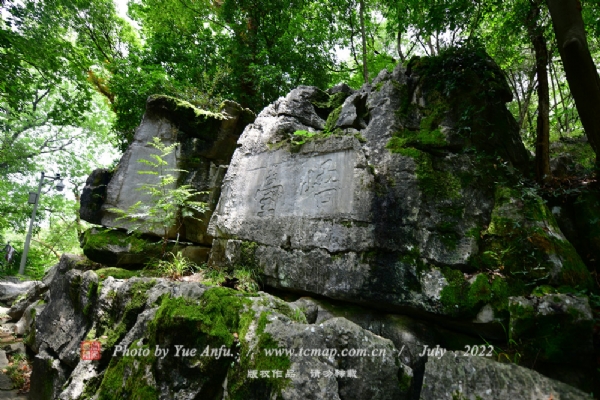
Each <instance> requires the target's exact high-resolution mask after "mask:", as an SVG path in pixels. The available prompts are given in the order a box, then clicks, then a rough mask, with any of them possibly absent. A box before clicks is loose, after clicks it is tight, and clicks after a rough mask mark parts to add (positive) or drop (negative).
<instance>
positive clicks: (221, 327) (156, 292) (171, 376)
mask: <svg viewBox="0 0 600 400" xmlns="http://www.w3.org/2000/svg"><path fill="white" fill-rule="evenodd" d="M76 265H77V259H73V258H71V257H68V256H63V258H62V259H61V263H60V264H59V268H58V271H57V274H56V275H55V278H54V279H53V281H52V282H51V289H50V293H51V295H50V299H49V302H48V304H47V305H46V308H45V309H44V311H42V312H41V313H40V314H39V315H37V316H36V318H35V324H36V330H35V335H34V336H35V337H34V339H33V340H34V342H35V344H36V346H34V347H35V348H33V347H32V346H30V348H32V349H33V350H35V351H37V352H38V354H37V356H36V358H35V361H34V375H33V377H35V378H36V379H35V380H34V379H33V378H32V381H31V385H32V387H31V393H33V394H35V396H36V397H35V398H36V399H40V400H44V399H56V398H59V399H70V400H74V399H82V398H87V397H89V396H94V395H96V396H98V397H99V398H106V397H112V398H144V399H152V398H167V397H172V396H175V397H176V398H181V399H194V398H207V399H216V398H222V397H223V396H225V397H226V398H227V396H229V398H239V397H243V398H247V399H263V398H272V397H275V396H277V397H280V398H283V399H289V400H300V399H306V398H320V397H318V396H319V395H318V394H319V393H321V394H322V396H321V398H322V397H327V398H345V399H362V398H371V397H372V398H375V399H392V398H394V399H396V398H399V399H403V398H408V397H407V396H408V394H409V393H410V391H411V390H412V389H411V388H412V376H413V373H412V369H411V368H410V367H408V366H406V365H404V364H403V363H402V362H401V361H399V360H398V349H396V347H395V346H394V344H393V343H392V342H391V341H390V340H388V339H384V338H382V337H380V336H377V335H375V334H373V333H371V332H369V331H368V330H365V329H363V328H361V327H360V326H358V325H356V324H354V323H353V322H351V321H349V320H347V319H345V318H340V317H335V318H331V319H328V320H327V321H324V322H323V323H320V324H311V323H308V322H307V321H306V319H305V317H304V314H303V312H302V310H301V309H299V308H297V307H296V306H295V305H294V304H288V303H286V302H284V301H282V300H280V299H278V298H276V297H273V296H271V295H269V294H266V293H262V292H260V293H255V294H245V293H240V292H236V291H234V290H231V289H227V288H219V287H217V288H210V287H206V286H204V285H202V284H200V283H195V282H173V281H167V280H163V279H147V278H131V279H128V280H121V279H114V278H112V277H109V278H107V279H105V280H104V281H99V280H98V277H97V276H96V274H95V273H94V271H86V272H82V271H80V270H77V269H73V268H74V267H75V266H76ZM83 340H88V341H89V340H91V341H97V343H99V344H100V345H101V361H99V362H98V361H89V360H83V359H81V358H80V355H79V352H78V351H77V352H75V349H77V350H79V348H80V344H81V342H82V341H83ZM29 343H31V341H28V344H29ZM157 348H158V349H161V351H164V350H166V351H167V354H164V353H162V354H163V355H162V356H161V355H160V354H159V353H157V351H158V350H157ZM192 350H193V351H194V353H192ZM305 350H308V352H306V351H305ZM350 350H352V351H358V350H360V351H361V356H358V354H354V353H351V354H346V353H344V351H346V352H348V351H350ZM144 351H146V352H145V353H144ZM268 351H269V352H270V353H267V352H268ZM139 352H142V354H141V355H139V354H138V353H139ZM363 353H364V354H363ZM42 376H45V378H41V377H42ZM315 395H316V396H317V397H314V396H315Z"/></svg>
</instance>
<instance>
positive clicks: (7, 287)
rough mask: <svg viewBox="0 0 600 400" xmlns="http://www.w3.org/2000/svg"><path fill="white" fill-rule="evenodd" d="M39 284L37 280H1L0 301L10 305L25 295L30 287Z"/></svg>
mask: <svg viewBox="0 0 600 400" xmlns="http://www.w3.org/2000/svg"><path fill="white" fill-rule="evenodd" d="M38 284H39V282H37V281H24V282H13V281H9V280H2V281H0V301H2V302H4V303H7V304H9V305H10V304H12V302H14V301H15V300H16V299H17V298H18V297H19V296H25V294H26V293H27V291H28V290H29V289H31V288H32V287H34V286H36V285H38Z"/></svg>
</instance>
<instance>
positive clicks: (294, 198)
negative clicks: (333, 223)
mask: <svg viewBox="0 0 600 400" xmlns="http://www.w3.org/2000/svg"><path fill="white" fill-rule="evenodd" d="M354 164H355V154H354V152H353V151H340V152H336V153H328V154H319V155H315V156H311V157H307V156H306V155H302V156H298V157H294V156H293V155H290V154H289V152H285V151H276V152H272V153H271V152H270V153H263V154H260V155H254V156H249V157H244V158H242V159H241V160H240V165H239V166H238V168H237V170H240V171H247V172H246V173H245V177H246V178H247V179H245V180H241V179H237V180H234V181H233V183H232V187H231V188H230V189H231V191H232V192H233V193H235V195H234V196H231V197H228V199H227V202H226V204H224V206H223V209H224V214H229V213H234V214H237V216H238V217H259V218H278V217H289V216H302V217H310V216H319V217H336V216H339V215H342V214H349V213H351V212H352V210H353V198H354V182H353V181H354V179H353V177H354Z"/></svg>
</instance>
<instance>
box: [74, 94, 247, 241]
mask: <svg viewBox="0 0 600 400" xmlns="http://www.w3.org/2000/svg"><path fill="white" fill-rule="evenodd" d="M253 120H254V115H253V114H252V112H250V111H249V110H247V109H243V108H242V107H240V106H239V105H238V104H236V103H234V102H230V101H226V102H224V103H223V104H222V105H221V110H220V112H219V113H211V112H207V111H203V110H200V109H197V108H196V107H194V106H193V105H191V104H190V103H187V102H185V101H181V100H178V99H175V98H172V97H169V96H162V95H157V96H150V97H149V98H148V102H147V104H146V113H145V115H144V118H143V120H142V123H141V124H140V126H139V127H138V129H137V130H136V133H135V136H134V139H133V143H132V144H131V145H130V146H129V147H128V149H127V151H126V152H125V154H124V155H123V157H122V158H121V161H120V162H119V165H118V167H117V168H116V170H115V172H114V173H113V174H112V175H111V173H109V172H108V171H105V170H98V171H94V173H93V174H92V175H91V176H90V177H89V179H88V181H87V183H86V189H84V192H83V193H82V205H81V210H80V215H81V218H82V219H84V220H86V221H88V222H92V223H95V224H101V225H104V226H107V227H112V228H123V229H132V228H134V227H135V228H136V230H137V231H138V232H139V233H141V234H148V235H155V236H163V235H164V232H163V231H162V230H159V229H157V228H156V226H152V225H151V224H149V223H148V222H147V219H145V218H140V219H138V221H136V222H135V223H134V222H132V221H131V220H128V219H119V214H118V213H115V212H114V211H111V210H113V209H120V210H123V211H127V210H129V209H130V207H131V206H132V205H134V204H136V203H137V202H141V203H142V204H149V203H151V202H153V201H155V200H156V199H153V198H152V197H151V196H150V195H149V194H147V193H146V192H145V191H143V190H142V191H140V190H139V189H140V186H141V185H144V184H153V183H156V181H157V179H156V176H155V175H148V174H140V173H139V172H140V171H144V170H147V169H148V166H147V165H145V164H143V163H140V162H138V160H140V159H151V158H152V154H157V150H156V149H155V148H154V147H152V146H151V145H150V142H151V141H152V140H153V138H160V140H161V141H162V143H163V144H164V145H167V146H169V145H173V144H176V145H177V147H176V149H175V151H174V152H172V153H171V154H169V155H167V156H165V157H164V159H165V161H166V162H167V163H168V165H167V166H166V167H165V168H168V169H171V170H172V171H171V172H170V173H171V174H172V175H173V176H174V178H175V181H176V182H178V184H186V185H190V186H191V187H192V188H193V189H195V190H196V191H197V192H198V194H197V195H196V196H195V197H196V198H195V199H194V200H196V201H202V202H206V203H207V204H208V208H209V212H208V213H207V214H205V215H203V216H202V215H195V216H194V218H184V220H183V221H178V223H176V224H174V225H173V226H172V227H171V228H170V229H169V231H168V236H169V237H170V238H173V239H175V238H177V237H178V238H179V239H180V240H187V241H192V242H195V243H202V244H210V243H211V241H212V238H211V237H209V236H207V235H206V225H207V224H208V218H210V210H212V209H213V208H214V206H215V205H216V203H217V201H218V198H219V194H220V190H219V188H220V185H221V180H222V178H223V176H224V172H225V169H226V166H227V164H228V163H229V160H230V159H231V155H232V154H233V151H234V149H235V146H236V141H237V139H238V137H239V135H240V134H241V132H242V130H243V129H244V127H245V126H246V125H247V124H249V123H251V122H252V121H253ZM174 185H175V182H173V183H172V187H175V186H174ZM84 200H85V201H84ZM198 217H203V218H205V219H207V220H206V222H205V223H204V224H202V223H200V224H198V223H197V219H196V218H198Z"/></svg>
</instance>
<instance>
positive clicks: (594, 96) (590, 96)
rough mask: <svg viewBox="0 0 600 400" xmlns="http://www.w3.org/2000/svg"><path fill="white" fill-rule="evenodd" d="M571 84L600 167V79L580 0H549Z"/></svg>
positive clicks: (560, 49)
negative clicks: (586, 31)
mask: <svg viewBox="0 0 600 400" xmlns="http://www.w3.org/2000/svg"><path fill="white" fill-rule="evenodd" d="M547 3H548V8H549V10H550V15H551V16H552V25H553V27H554V33H555V34H556V41H557V42H558V51H559V53H560V58H561V59H562V62H563V66H564V69H565V74H566V75H567V82H568V83H569V88H570V89H571V94H572V95H573V98H574V99H575V106H576V107H577V111H578V112H579V117H580V118H581V123H582V125H583V128H584V129H585V134H586V135H587V137H588V140H589V143H590V145H591V146H592V149H593V150H594V152H595V153H596V166H600V158H599V156H598V152H599V151H600V77H598V71H597V70H596V66H595V65H594V60H593V59H592V56H591V54H590V50H589V48H588V45H587V38H586V35H585V29H584V27H583V18H582V17H581V3H580V2H579V0H547Z"/></svg>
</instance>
